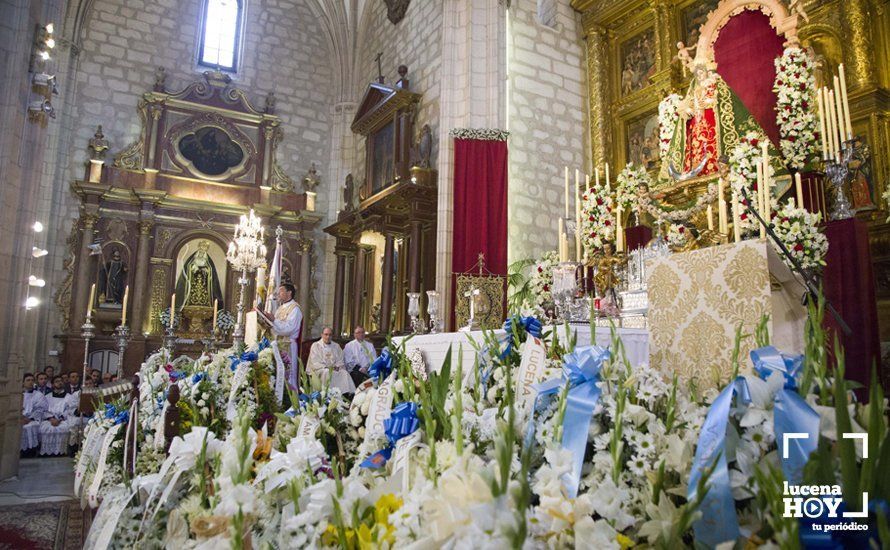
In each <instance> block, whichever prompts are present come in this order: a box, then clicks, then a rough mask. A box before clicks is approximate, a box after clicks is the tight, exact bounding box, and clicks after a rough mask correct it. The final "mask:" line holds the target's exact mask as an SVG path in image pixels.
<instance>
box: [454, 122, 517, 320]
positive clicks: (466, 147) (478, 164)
mask: <svg viewBox="0 0 890 550" xmlns="http://www.w3.org/2000/svg"><path fill="white" fill-rule="evenodd" d="M480 253H482V254H485V267H486V268H487V269H488V270H489V271H491V272H492V273H495V274H497V275H506V274H507V142H506V141H494V140H481V139H455V140H454V233H453V237H452V259H451V271H452V272H454V273H462V272H465V271H468V270H469V269H471V268H472V267H473V265H474V264H475V263H476V261H477V260H478V259H479V254H480ZM455 284H456V279H454V278H452V296H454V285H455ZM455 299H457V298H455ZM453 311H454V310H453V308H452V318H451V322H452V325H453V323H454V317H453Z"/></svg>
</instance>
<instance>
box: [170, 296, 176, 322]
mask: <svg viewBox="0 0 890 550" xmlns="http://www.w3.org/2000/svg"><path fill="white" fill-rule="evenodd" d="M175 317H176V293H175V292H174V293H173V294H171V295H170V324H169V325H168V326H169V327H170V328H173V319H174V318H175Z"/></svg>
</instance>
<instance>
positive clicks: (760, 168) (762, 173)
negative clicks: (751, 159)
mask: <svg viewBox="0 0 890 550" xmlns="http://www.w3.org/2000/svg"><path fill="white" fill-rule="evenodd" d="M757 181H758V183H757V189H759V190H760V207H759V208H758V209H757V210H758V214H760V217H761V218H763V221H764V222H766V221H768V220H769V213H767V211H766V185H767V183H766V166H765V165H764V164H763V162H760V163H759V164H758V165H757ZM758 225H760V238H761V239H765V238H766V226H765V225H764V224H763V223H759V224H758Z"/></svg>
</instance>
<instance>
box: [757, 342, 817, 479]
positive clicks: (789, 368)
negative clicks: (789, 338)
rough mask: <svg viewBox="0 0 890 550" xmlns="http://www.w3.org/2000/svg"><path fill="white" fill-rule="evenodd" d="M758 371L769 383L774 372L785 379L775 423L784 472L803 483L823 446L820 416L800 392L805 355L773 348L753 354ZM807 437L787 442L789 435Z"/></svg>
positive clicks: (774, 412)
mask: <svg viewBox="0 0 890 550" xmlns="http://www.w3.org/2000/svg"><path fill="white" fill-rule="evenodd" d="M751 361H752V362H753V363H754V371H755V372H756V373H757V375H758V376H760V378H763V379H764V380H766V379H767V378H769V376H770V375H771V374H772V373H773V372H779V373H781V374H782V376H783V377H784V378H785V387H784V388H782V389H781V390H779V391H778V392H777V393H776V397H775V401H774V405H773V421H774V422H775V428H774V431H775V433H776V441H777V442H778V444H779V452H780V453H781V455H780V456H781V458H782V473H784V474H785V479H787V480H788V482H789V483H793V484H798V483H800V482H801V481H802V480H803V468H804V466H806V463H807V461H808V460H809V459H810V453H812V452H813V451H815V450H816V447H818V445H819V413H817V412H816V411H814V410H813V409H812V407H810V406H809V405H808V404H807V402H806V401H804V400H803V398H801V396H800V395H799V394H798V393H797V376H798V374H800V370H801V367H802V365H803V356H802V355H786V354H784V353H781V352H779V350H777V349H776V348H774V347H772V346H766V347H763V348H760V349H755V350H752V351H751ZM791 433H794V434H806V437H800V436H797V437H795V438H789V439H787V440H786V439H785V434H791Z"/></svg>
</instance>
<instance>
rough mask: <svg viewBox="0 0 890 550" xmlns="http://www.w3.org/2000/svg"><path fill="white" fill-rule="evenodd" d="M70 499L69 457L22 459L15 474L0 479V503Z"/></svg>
mask: <svg viewBox="0 0 890 550" xmlns="http://www.w3.org/2000/svg"><path fill="white" fill-rule="evenodd" d="M73 498H74V462H73V459H71V458H69V457H53V458H23V459H22V460H21V461H19V475H18V476H16V477H13V478H11V479H7V480H5V481H2V482H0V506H6V505H10V504H28V503H32V502H53V501H62V500H71V499H73Z"/></svg>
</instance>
